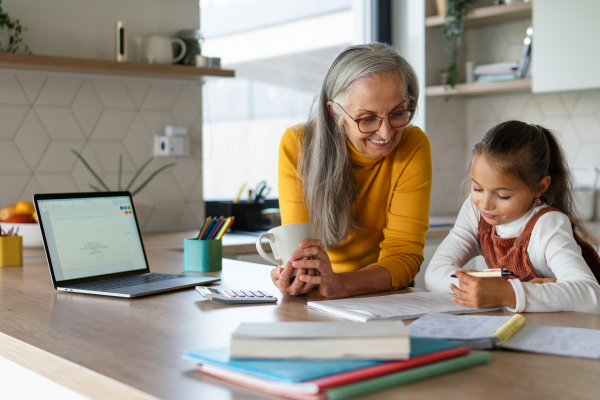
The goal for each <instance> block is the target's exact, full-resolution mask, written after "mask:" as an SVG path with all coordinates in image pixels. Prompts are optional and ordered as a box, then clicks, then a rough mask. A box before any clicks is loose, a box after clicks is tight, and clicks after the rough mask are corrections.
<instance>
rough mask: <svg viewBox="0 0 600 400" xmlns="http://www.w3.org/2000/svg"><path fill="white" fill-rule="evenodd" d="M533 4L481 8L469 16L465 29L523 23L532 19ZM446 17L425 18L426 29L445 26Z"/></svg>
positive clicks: (521, 3) (522, 3)
mask: <svg viewBox="0 0 600 400" xmlns="http://www.w3.org/2000/svg"><path fill="white" fill-rule="evenodd" d="M531 9H532V2H531V1H529V2H527V3H524V2H519V3H510V4H500V5H497V6H489V7H480V8H475V9H473V10H471V11H470V12H469V13H468V14H467V19H466V21H465V27H467V28H476V27H480V26H487V25H496V24H503V23H506V22H513V21H522V20H524V19H530V18H531ZM444 19H445V18H444V16H443V15H435V16H433V17H427V18H425V27H427V28H429V27H434V26H442V25H444Z"/></svg>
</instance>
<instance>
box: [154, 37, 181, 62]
mask: <svg viewBox="0 0 600 400" xmlns="http://www.w3.org/2000/svg"><path fill="white" fill-rule="evenodd" d="M173 43H176V44H178V45H179V54H178V55H177V56H175V57H173ZM185 50H186V47H185V43H184V42H183V40H181V39H179V38H170V37H168V36H164V35H160V34H158V33H154V34H151V35H149V36H147V37H146V39H145V43H144V56H145V59H146V62H148V63H150V64H173V63H176V62H177V61H179V60H181V59H182V58H183V56H184V55H185Z"/></svg>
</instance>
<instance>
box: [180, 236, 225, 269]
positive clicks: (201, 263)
mask: <svg viewBox="0 0 600 400" xmlns="http://www.w3.org/2000/svg"><path fill="white" fill-rule="evenodd" d="M222 267H223V242H222V241H221V240H220V239H219V240H198V239H196V238H188V239H184V241H183V270H184V271H185V272H210V271H220V270H221V268H222Z"/></svg>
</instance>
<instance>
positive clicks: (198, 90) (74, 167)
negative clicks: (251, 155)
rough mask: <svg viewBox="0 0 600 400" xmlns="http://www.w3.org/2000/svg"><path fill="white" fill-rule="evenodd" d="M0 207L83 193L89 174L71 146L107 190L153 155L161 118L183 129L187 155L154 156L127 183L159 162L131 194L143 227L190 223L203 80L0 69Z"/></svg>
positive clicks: (196, 208) (198, 172) (198, 211)
mask: <svg viewBox="0 0 600 400" xmlns="http://www.w3.org/2000/svg"><path fill="white" fill-rule="evenodd" d="M0 88H1V90H0V121H2V123H1V124H0V205H4V204H9V203H15V202H16V201H19V200H22V199H24V200H30V199H31V196H32V195H33V194H34V193H44V192H71V191H75V192H78V191H89V190H91V189H90V188H89V186H88V185H89V184H90V183H92V184H95V183H96V182H95V179H94V178H93V176H92V175H91V174H90V173H89V171H88V170H87V169H86V168H85V167H84V165H83V164H82V163H81V162H80V161H78V160H77V158H76V157H75V155H74V154H73V153H72V152H71V151H70V150H71V149H75V150H77V151H79V152H80V153H82V154H83V156H84V157H85V158H86V159H87V161H88V162H89V163H90V165H91V166H92V167H93V168H94V170H95V171H97V172H98V173H99V175H100V177H101V178H102V179H103V180H104V181H105V182H106V183H107V185H108V186H109V187H110V188H111V189H115V188H116V187H117V181H118V164H119V154H122V155H123V180H122V181H123V183H124V184H127V183H128V182H129V180H130V179H131V178H132V176H133V175H134V173H135V172H136V171H137V170H138V168H139V167H140V166H141V165H142V164H143V163H144V162H146V161H147V160H148V158H149V157H150V156H152V155H153V148H154V147H153V146H154V136H155V135H161V134H163V132H164V127H165V126H166V125H178V126H185V127H187V128H188V129H189V132H190V133H189V138H188V144H189V145H188V154H187V155H186V156H184V157H172V158H170V157H167V158H162V157H160V158H155V159H154V160H153V161H152V162H151V163H150V165H149V166H148V167H147V168H146V170H145V171H144V173H143V174H142V176H141V177H140V178H138V180H137V181H136V184H134V186H133V187H137V184H139V183H141V182H143V180H144V179H145V178H147V177H148V176H149V175H150V174H151V173H152V172H153V171H154V170H156V169H157V168H159V167H160V166H162V165H164V164H167V163H170V162H175V163H176V166H175V167H173V168H169V169H167V170H166V171H164V172H162V173H161V174H159V175H158V176H157V177H156V178H155V179H154V180H153V181H152V182H150V184H149V185H148V186H146V188H144V189H143V190H142V191H141V192H140V193H138V194H137V195H136V196H135V198H134V201H135V206H136V209H137V214H138V218H139V223H140V228H141V229H142V230H144V231H158V230H171V229H176V228H197V227H198V226H199V223H200V221H202V220H203V218H204V202H203V200H202V198H203V197H202V178H201V177H202V159H201V154H202V142H201V138H202V137H201V132H202V118H201V112H202V87H201V84H200V83H192V84H190V83H179V82H175V81H158V80H154V81H148V80H138V79H119V78H105V77H88V76H72V75H59V74H40V73H21V72H19V73H15V72H10V71H6V72H4V71H3V72H0Z"/></svg>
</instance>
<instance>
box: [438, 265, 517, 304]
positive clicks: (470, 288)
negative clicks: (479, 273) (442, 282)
mask: <svg viewBox="0 0 600 400" xmlns="http://www.w3.org/2000/svg"><path fill="white" fill-rule="evenodd" d="M455 274H456V277H457V278H458V280H459V282H460V288H459V287H458V286H456V285H454V284H450V289H451V290H452V291H453V292H454V294H455V295H456V296H458V297H453V298H452V300H453V301H455V302H456V303H458V304H461V305H463V306H466V307H472V308H489V307H499V306H507V307H511V308H514V307H515V306H516V304H517V299H516V296H515V291H514V290H513V288H512V285H511V284H510V282H507V281H505V280H504V279H502V278H479V277H476V276H471V275H469V274H467V271H465V270H462V269H459V270H457V271H456V272H455Z"/></svg>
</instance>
